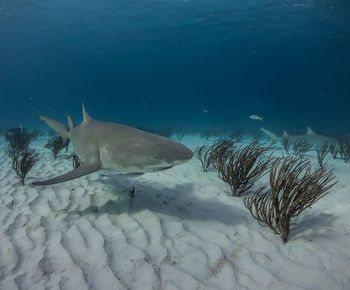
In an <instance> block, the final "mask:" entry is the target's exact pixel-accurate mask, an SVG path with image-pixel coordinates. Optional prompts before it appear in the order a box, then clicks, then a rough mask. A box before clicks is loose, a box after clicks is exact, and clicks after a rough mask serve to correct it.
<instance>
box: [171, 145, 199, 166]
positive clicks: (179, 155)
mask: <svg viewBox="0 0 350 290" xmlns="http://www.w3.org/2000/svg"><path fill="white" fill-rule="evenodd" d="M164 155H165V156H164V159H165V160H166V161H167V162H168V163H169V164H171V165H173V166H174V165H179V164H182V163H185V162H187V161H189V160H190V159H191V158H192V156H193V152H192V151H191V150H190V149H189V148H187V147H186V146H185V145H183V144H180V143H178V144H177V146H176V148H172V150H169V151H167V152H164Z"/></svg>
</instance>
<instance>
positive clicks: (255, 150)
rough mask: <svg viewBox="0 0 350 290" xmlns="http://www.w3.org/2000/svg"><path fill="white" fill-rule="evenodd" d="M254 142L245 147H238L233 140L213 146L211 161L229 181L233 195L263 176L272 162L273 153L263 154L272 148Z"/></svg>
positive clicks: (244, 190) (220, 175)
mask: <svg viewBox="0 0 350 290" xmlns="http://www.w3.org/2000/svg"><path fill="white" fill-rule="evenodd" d="M271 149H272V147H271V146H267V147H265V146H263V145H261V144H259V143H257V142H252V143H250V144H249V145H247V146H245V147H237V146H236V145H235V142H234V141H233V140H222V141H219V142H216V144H214V145H213V147H212V154H211V163H212V165H213V166H214V167H215V168H216V169H217V170H218V174H219V177H220V178H221V179H222V180H223V181H225V182H227V183H228V184H229V185H230V187H231V191H232V195H233V196H240V195H241V194H243V193H244V192H246V191H247V190H249V189H250V188H251V187H252V186H253V184H254V182H255V181H257V180H258V179H259V178H260V177H262V176H263V175H264V174H265V173H266V170H267V169H269V167H270V166H271V163H272V160H273V158H272V155H271V154H270V155H269V156H268V157H267V158H264V157H263V155H264V154H265V153H266V152H267V151H269V150H271Z"/></svg>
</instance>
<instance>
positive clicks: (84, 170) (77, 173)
mask: <svg viewBox="0 0 350 290" xmlns="http://www.w3.org/2000/svg"><path fill="white" fill-rule="evenodd" d="M99 169H101V165H100V163H99V162H96V163H85V164H83V165H81V166H79V167H77V168H76V169H74V170H73V171H71V172H68V173H66V174H63V175H60V176H57V177H54V178H51V179H48V180H44V181H35V182H33V183H32V184H33V185H50V184H55V183H60V182H64V181H68V180H72V179H75V178H78V177H81V176H83V175H86V174H89V173H91V172H94V171H97V170H99Z"/></svg>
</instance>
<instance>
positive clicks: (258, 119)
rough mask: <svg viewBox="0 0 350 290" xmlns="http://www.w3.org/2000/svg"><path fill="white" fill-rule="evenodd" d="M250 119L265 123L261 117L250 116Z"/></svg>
mask: <svg viewBox="0 0 350 290" xmlns="http://www.w3.org/2000/svg"><path fill="white" fill-rule="evenodd" d="M249 118H250V119H252V120H257V121H261V122H263V121H264V118H263V117H261V116H258V115H250V116H249Z"/></svg>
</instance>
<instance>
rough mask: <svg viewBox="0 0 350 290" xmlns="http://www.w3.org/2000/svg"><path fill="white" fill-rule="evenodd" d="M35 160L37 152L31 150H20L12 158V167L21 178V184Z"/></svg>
mask: <svg viewBox="0 0 350 290" xmlns="http://www.w3.org/2000/svg"><path fill="white" fill-rule="evenodd" d="M37 160H38V154H37V153H34V152H33V151H22V152H20V153H19V154H18V155H16V156H15V158H14V159H13V160H12V168H13V169H14V170H15V172H16V174H17V176H18V178H19V179H20V180H21V183H22V185H24V179H25V177H26V175H27V174H28V172H29V171H30V169H31V168H32V167H33V165H34V164H35V162H36V161H37Z"/></svg>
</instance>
